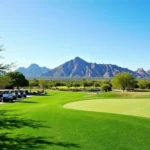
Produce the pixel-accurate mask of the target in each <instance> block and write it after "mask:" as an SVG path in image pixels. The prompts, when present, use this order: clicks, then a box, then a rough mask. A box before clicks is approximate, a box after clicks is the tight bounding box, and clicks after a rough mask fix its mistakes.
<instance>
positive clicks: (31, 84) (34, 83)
mask: <svg viewBox="0 0 150 150" xmlns="http://www.w3.org/2000/svg"><path fill="white" fill-rule="evenodd" d="M36 86H38V84H37V82H36V81H35V80H30V81H29V87H30V89H32V88H33V87H36Z"/></svg>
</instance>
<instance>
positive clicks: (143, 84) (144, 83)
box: [138, 79, 148, 89]
mask: <svg viewBox="0 0 150 150" xmlns="http://www.w3.org/2000/svg"><path fill="white" fill-rule="evenodd" d="M138 86H139V88H140V89H147V88H148V81H147V80H144V79H143V80H139V82H138Z"/></svg>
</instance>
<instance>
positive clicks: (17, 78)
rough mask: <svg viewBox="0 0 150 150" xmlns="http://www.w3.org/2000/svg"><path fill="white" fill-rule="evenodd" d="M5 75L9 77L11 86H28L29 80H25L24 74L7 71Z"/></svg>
mask: <svg viewBox="0 0 150 150" xmlns="http://www.w3.org/2000/svg"><path fill="white" fill-rule="evenodd" d="M6 77H8V78H10V86H11V87H17V88H18V89H19V87H23V86H28V85H29V82H28V80H26V78H25V76H24V75H23V74H22V73H20V72H9V73H7V74H6Z"/></svg>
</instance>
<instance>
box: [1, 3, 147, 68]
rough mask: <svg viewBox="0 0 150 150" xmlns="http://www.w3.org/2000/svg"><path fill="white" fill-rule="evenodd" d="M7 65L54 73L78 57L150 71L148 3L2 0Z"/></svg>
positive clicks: (2, 39)
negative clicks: (38, 67)
mask: <svg viewBox="0 0 150 150" xmlns="http://www.w3.org/2000/svg"><path fill="white" fill-rule="evenodd" d="M0 6H1V9H0V19H1V21H0V37H1V39H0V44H4V48H5V49H6V51H4V52H3V53H1V55H3V56H4V57H5V59H1V61H3V62H5V63H9V62H16V64H17V67H19V66H25V67H26V66H28V65H30V64H31V63H37V64H40V65H41V66H47V67H49V68H54V67H56V66H58V65H60V64H62V63H64V62H65V61H67V60H70V59H73V58H74V57H76V56H79V57H81V58H83V59H85V60H87V61H89V62H96V63H107V64H109V63H111V64H117V65H119V66H122V67H127V68H129V69H133V70H136V69H137V68H139V67H143V68H144V69H145V70H148V69H150V63H149V57H150V1H149V0H13V1H12V0H0Z"/></svg>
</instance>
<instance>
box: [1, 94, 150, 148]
mask: <svg viewBox="0 0 150 150" xmlns="http://www.w3.org/2000/svg"><path fill="white" fill-rule="evenodd" d="M126 94H127V93H126ZM126 94H124V93H123V94H120V93H119V94H118V93H106V94H91V93H81V92H79V93H75V92H57V91H49V95H48V96H35V97H32V98H28V99H26V100H24V101H22V102H17V103H10V104H4V105H0V129H1V130H0V149H1V150H66V149H71V150H74V149H82V150H113V149H114V150H149V149H150V143H149V139H150V119H149V118H144V117H134V116H127V115H119V114H109V113H100V112H90V111H78V110H72V109H66V108H64V107H63V105H64V104H66V103H69V102H73V101H81V100H90V99H93V100H94V99H103V101H105V100H108V99H112V98H113V99H114V98H115V99H118V100H119V99H120V100H121V101H122V100H123V101H124V100H125V99H127V98H129V99H132V98H134V99H135V98H137V99H141V98H142V99H143V97H146V98H145V99H147V100H148V99H150V94H149V93H147V95H146V96H145V95H144V94H143V95H142V96H141V94H139V95H138V94H135V93H132V94H127V95H126ZM121 98H122V99H121ZM142 99H141V100H142Z"/></svg>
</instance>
